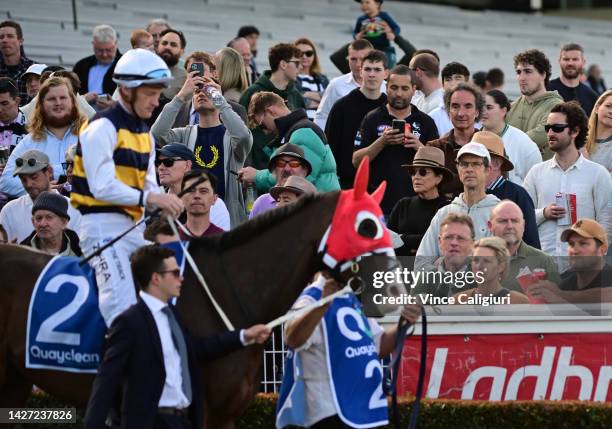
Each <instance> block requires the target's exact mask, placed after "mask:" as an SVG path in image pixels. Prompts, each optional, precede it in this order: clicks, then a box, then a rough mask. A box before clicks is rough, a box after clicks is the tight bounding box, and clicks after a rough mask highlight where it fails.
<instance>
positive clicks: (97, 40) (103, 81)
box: [72, 25, 121, 111]
mask: <svg viewBox="0 0 612 429" xmlns="http://www.w3.org/2000/svg"><path fill="white" fill-rule="evenodd" d="M91 44H92V46H93V51H94V54H93V55H90V56H88V57H85V58H81V59H80V60H79V61H77V63H76V64H75V65H74V68H73V69H72V71H73V72H75V73H76V74H77V76H78V77H79V79H80V80H81V88H80V89H79V93H80V94H81V95H83V96H85V99H86V100H87V102H88V103H90V104H95V107H96V110H98V111H100V110H104V109H106V108H107V107H109V106H110V105H111V103H112V101H111V100H110V97H111V96H112V95H113V93H114V92H115V88H117V85H116V84H115V82H113V73H114V71H115V65H116V64H117V61H119V58H121V53H120V52H119V49H118V48H117V33H116V32H115V30H114V29H113V27H111V26H110V25H98V26H97V27H95V28H94V29H93V41H92V43H91ZM104 94H106V95H107V96H108V97H105V98H101V97H98V96H99V95H104Z"/></svg>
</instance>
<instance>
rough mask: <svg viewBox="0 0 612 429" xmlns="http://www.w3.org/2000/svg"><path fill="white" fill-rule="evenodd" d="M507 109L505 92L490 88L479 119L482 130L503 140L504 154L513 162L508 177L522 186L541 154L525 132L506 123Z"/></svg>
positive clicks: (508, 108) (540, 159)
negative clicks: (512, 167) (512, 168)
mask: <svg viewBox="0 0 612 429" xmlns="http://www.w3.org/2000/svg"><path fill="white" fill-rule="evenodd" d="M509 110H510V101H509V100H508V97H506V94H504V93H503V92H501V91H499V90H497V89H492V90H491V91H489V92H487V93H486V95H485V107H484V109H483V111H482V114H481V115H480V120H481V121H482V126H483V130H485V131H491V132H493V133H495V134H497V135H498V136H500V137H501V139H502V140H503V141H504V149H505V151H506V155H507V156H508V159H510V161H512V164H514V170H512V171H510V172H508V179H510V180H511V181H512V182H514V183H516V184H518V185H521V186H522V185H523V180H524V179H525V176H527V173H528V172H529V170H530V169H531V167H533V166H534V165H535V164H537V163H539V162H542V154H541V153H540V149H539V148H538V145H537V144H535V143H534V142H533V140H531V139H530V138H529V136H528V135H527V134H525V133H524V132H523V131H521V130H519V129H518V128H515V127H513V126H512V125H509V124H507V123H506V114H507V113H508V111H509Z"/></svg>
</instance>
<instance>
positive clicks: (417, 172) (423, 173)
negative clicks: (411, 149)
mask: <svg viewBox="0 0 612 429" xmlns="http://www.w3.org/2000/svg"><path fill="white" fill-rule="evenodd" d="M409 173H410V175H411V176H413V177H414V176H421V177H425V176H427V175H428V174H429V170H427V169H426V168H419V169H418V170H414V169H410V170H409Z"/></svg>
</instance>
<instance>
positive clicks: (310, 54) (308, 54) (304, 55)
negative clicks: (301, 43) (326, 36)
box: [302, 51, 314, 58]
mask: <svg viewBox="0 0 612 429" xmlns="http://www.w3.org/2000/svg"><path fill="white" fill-rule="evenodd" d="M313 56H314V51H302V57H308V58H310V57H313Z"/></svg>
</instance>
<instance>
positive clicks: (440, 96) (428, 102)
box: [412, 88, 444, 135]
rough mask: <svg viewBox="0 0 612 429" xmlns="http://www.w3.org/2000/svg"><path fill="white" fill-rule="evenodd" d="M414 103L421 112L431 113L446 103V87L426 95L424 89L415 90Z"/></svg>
mask: <svg viewBox="0 0 612 429" xmlns="http://www.w3.org/2000/svg"><path fill="white" fill-rule="evenodd" d="M412 104H414V105H415V106H416V107H417V109H419V110H420V111H421V112H423V113H427V114H428V115H429V112H431V111H432V110H434V109H436V108H438V107H440V105H441V104H444V88H438V89H436V90H434V91H432V92H431V94H429V95H425V93H423V92H422V91H418V92H415V94H414V95H413V96H412ZM440 135H442V133H440Z"/></svg>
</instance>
